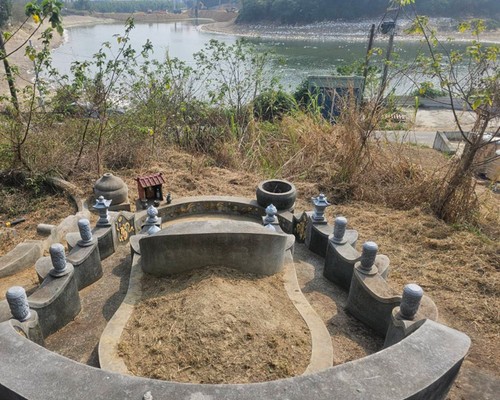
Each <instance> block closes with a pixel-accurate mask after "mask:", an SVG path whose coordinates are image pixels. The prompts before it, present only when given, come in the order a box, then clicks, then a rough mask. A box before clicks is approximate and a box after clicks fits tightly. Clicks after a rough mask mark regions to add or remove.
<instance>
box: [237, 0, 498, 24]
mask: <svg viewBox="0 0 500 400" xmlns="http://www.w3.org/2000/svg"><path fill="white" fill-rule="evenodd" d="M388 3H389V2H388V0H356V1H349V2H346V1H344V0H242V8H241V10H240V14H239V16H238V22H256V21H269V22H281V23H286V24H296V23H307V22H313V21H324V20H334V19H339V18H345V19H353V18H363V17H376V18H380V17H381V16H382V15H384V13H385V10H386V9H387V6H388ZM416 8H417V12H418V13H420V14H426V15H432V16H443V17H470V16H482V17H488V18H495V17H497V18H498V17H499V16H500V2H498V1H497V0H420V1H419V2H418V3H417V5H416Z"/></svg>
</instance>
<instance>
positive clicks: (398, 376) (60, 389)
mask: <svg viewBox="0 0 500 400" xmlns="http://www.w3.org/2000/svg"><path fill="white" fill-rule="evenodd" d="M469 346H470V340H469V338H468V337H467V336H466V335H465V334H463V333H461V332H458V331H455V330H453V329H451V328H448V327H446V326H444V325H441V324H438V323H436V322H433V321H426V322H424V324H423V325H422V326H421V327H420V328H419V329H418V330H417V331H415V332H414V333H413V334H412V335H410V336H409V337H407V338H406V339H404V340H402V341H401V342H399V343H398V344H396V345H394V346H391V347H389V348H387V349H385V350H383V351H380V352H378V353H376V354H373V355H371V356H368V357H365V358H363V359H360V360H356V361H352V362H348V363H346V364H343V365H339V366H336V367H332V368H328V369H327V370H324V371H322V372H318V373H315V374H311V375H302V376H299V377H295V378H290V379H283V380H278V381H272V382H265V383H258V384H249V385H196V384H181V383H173V382H165V381H158V380H153V379H146V378H138V377H130V376H126V375H120V374H117V373H113V372H108V371H103V370H99V369H96V368H92V367H88V366H86V365H83V364H79V363H76V362H74V361H71V360H68V359H66V358H64V357H62V356H59V355H57V354H54V353H51V352H50V351H48V350H46V349H44V348H43V347H40V346H38V345H36V344H34V343H32V342H30V341H29V340H27V339H26V338H24V337H22V336H21V335H19V334H17V333H16V332H15V331H14V329H13V327H12V325H11V323H10V322H3V323H1V324H0V349H2V358H1V362H0V398H2V399H6V400H10V399H27V400H46V399H51V400H63V399H64V400H67V399H72V400H80V399H81V400H83V399H85V400H87V399H93V400H128V399H134V400H140V399H142V396H143V395H144V394H145V393H146V392H148V391H150V392H151V394H152V395H153V398H154V399H155V400H172V399H175V400H219V399H220V400H222V399H224V400H236V399H238V400H255V399H261V400H266V399H269V400H276V399H287V400H304V399H314V400H335V399H338V400H345V399H363V400H370V399H377V400H380V399H384V400H401V399H412V400H419V399H422V400H424V399H425V400H435V399H444V398H445V395H446V393H447V391H448V389H449V387H450V385H451V383H452V382H453V379H454V378H455V376H456V374H457V373H458V370H459V368H460V365H461V363H462V360H463V358H464V357H465V355H466V353H467V351H468V349H469ZM21 348H22V349H23V350H22V351H20V350H19V349H21ZM20 377H22V379H20Z"/></svg>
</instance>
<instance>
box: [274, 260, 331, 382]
mask: <svg viewBox="0 0 500 400" xmlns="http://www.w3.org/2000/svg"><path fill="white" fill-rule="evenodd" d="M287 258H288V261H287V263H286V265H285V274H284V280H285V290H286V292H287V294H288V297H289V298H290V300H291V301H292V303H293V305H294V306H295V308H296V309H297V311H298V312H299V313H300V315H301V316H302V318H303V319H304V321H305V322H306V324H307V327H308V328H309V332H310V333H311V359H310V361H309V365H308V366H307V368H306V370H305V372H304V374H312V373H315V372H319V371H322V370H324V369H326V368H328V367H331V366H332V365H333V347H332V340H331V338H330V333H329V332H328V329H327V328H326V326H325V324H324V323H323V320H322V319H321V318H320V316H319V315H318V314H317V313H316V311H314V309H313V308H312V307H311V304H309V302H308V301H307V299H306V297H305V296H304V294H303V293H302V290H300V286H299V282H298V280H297V273H296V271H295V265H294V262H293V257H292V255H291V254H290V253H289V252H288V254H287Z"/></svg>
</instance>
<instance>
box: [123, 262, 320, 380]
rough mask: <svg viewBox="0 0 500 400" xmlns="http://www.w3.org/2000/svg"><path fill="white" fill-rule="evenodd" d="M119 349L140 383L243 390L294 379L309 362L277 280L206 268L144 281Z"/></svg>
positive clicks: (304, 336) (304, 338) (301, 327)
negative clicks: (252, 384) (235, 386)
mask: <svg viewBox="0 0 500 400" xmlns="http://www.w3.org/2000/svg"><path fill="white" fill-rule="evenodd" d="M143 290H144V293H143V300H142V301H141V302H140V303H139V304H138V305H137V306H136V308H135V310H134V313H133V316H132V318H131V319H130V320H129V322H128V324H127V326H126V328H125V331H124V333H123V335H122V341H121V343H120V345H119V350H120V354H121V356H122V357H123V358H124V359H125V363H126V365H127V367H128V368H129V370H130V371H131V372H132V373H133V374H135V375H139V376H144V377H149V378H155V379H164V380H169V381H178V382H191V383H249V382H262V381H269V380H275V379H281V378H286V377H291V376H295V375H298V374H301V373H303V372H304V370H305V368H306V367H307V365H308V363H309V358H310V354H311V344H310V335H309V330H308V328H307V326H306V324H305V322H304V321H303V320H302V317H301V316H300V314H299V313H298V312H297V310H296V309H295V307H294V306H293V304H292V302H291V301H290V299H289V298H288V296H287V295H286V292H285V289H284V287H283V281H282V277H281V276H280V274H278V275H274V276H271V277H258V276H255V275H251V274H243V273H240V272H237V271H233V270H229V269H225V268H208V269H203V270H197V271H194V272H191V273H189V274H186V275H181V276H175V277H172V278H154V277H150V276H146V277H145V278H144V280H143Z"/></svg>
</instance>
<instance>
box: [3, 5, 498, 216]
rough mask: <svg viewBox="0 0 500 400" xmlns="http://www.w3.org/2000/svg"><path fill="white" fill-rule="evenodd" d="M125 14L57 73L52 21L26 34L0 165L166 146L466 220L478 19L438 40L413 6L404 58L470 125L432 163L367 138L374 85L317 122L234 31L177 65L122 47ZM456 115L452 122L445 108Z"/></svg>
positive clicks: (475, 140) (305, 94) (478, 144)
mask: <svg viewBox="0 0 500 400" xmlns="http://www.w3.org/2000/svg"><path fill="white" fill-rule="evenodd" d="M409 2H411V0H409ZM27 10H28V14H29V15H30V18H32V19H33V20H34V21H35V22H36V23H40V21H41V20H42V19H43V18H49V19H50V20H51V21H52V22H53V24H54V26H55V28H59V26H60V19H59V18H60V16H59V13H58V11H59V10H60V8H59V3H57V2H56V1H55V0H44V1H43V2H42V3H41V7H38V6H35V5H32V4H31V5H29V6H28V9H27ZM133 28H134V24H133V21H132V20H130V21H128V23H127V25H126V28H125V32H124V34H122V35H116V36H115V37H114V38H113V39H112V40H113V42H114V43H113V44H112V43H110V42H105V43H104V44H103V46H102V48H101V49H100V50H99V51H98V52H97V53H96V54H95V55H94V56H93V57H92V58H91V59H86V60H85V61H77V62H74V63H73V65H72V67H71V72H70V73H69V74H68V75H63V74H60V73H59V71H57V70H56V69H54V68H52V66H51V63H50V51H49V50H48V43H49V42H50V39H51V32H52V31H51V29H52V28H50V30H49V31H47V32H46V33H45V32H44V34H43V35H44V40H43V43H44V46H43V47H42V48H41V49H35V48H33V47H28V52H27V54H28V56H29V57H30V58H31V60H33V62H34V65H35V70H36V71H37V72H40V73H39V74H38V75H37V76H38V79H37V80H35V82H34V83H33V84H32V85H31V86H28V87H27V88H26V89H25V90H24V91H23V92H20V91H18V90H17V88H16V87H15V79H14V80H13V81H12V83H13V84H14V85H13V88H14V93H15V94H16V95H18V94H19V95H20V98H19V100H18V101H17V100H15V99H14V96H11V98H5V99H4V100H5V101H4V105H5V106H6V109H7V110H9V105H8V104H9V102H10V104H11V106H10V107H11V108H10V113H5V114H4V115H2V116H1V118H0V128H1V129H0V132H1V138H0V169H7V170H8V169H11V170H12V169H22V170H24V171H27V172H29V173H32V174H35V175H36V174H59V175H62V176H64V177H66V178H69V177H71V176H72V175H74V174H77V173H78V172H79V171H82V170H83V171H93V172H94V173H95V175H96V176H98V175H100V174H101V173H102V172H103V171H104V170H105V169H112V170H113V169H120V168H134V167H136V166H138V165H143V164H144V162H145V158H146V159H148V160H154V159H155V157H161V154H162V149H164V148H169V147H172V146H175V147H178V148H181V149H184V150H186V151H189V152H193V153H197V154H200V153H201V154H203V155H205V156H206V157H207V158H208V159H210V160H211V163H213V165H217V166H221V167H230V168H239V169H244V170H249V171H256V172H258V173H263V174H265V175H266V176H269V177H284V178H288V179H293V180H302V179H305V180H309V181H314V182H317V184H318V185H319V186H320V187H321V190H323V191H325V192H326V193H327V194H329V195H330V197H332V198H333V199H335V200H336V201H345V200H350V199H361V200H366V201H373V202H377V203H383V204H387V205H390V206H392V207H394V208H399V209H409V208H412V207H415V206H420V207H423V208H426V209H429V210H431V211H432V212H433V213H434V214H435V215H437V216H438V217H439V218H442V219H444V220H446V221H449V222H467V223H476V222H477V221H478V218H479V213H478V210H479V204H478V203H477V201H476V197H475V192H474V180H473V174H474V171H475V168H476V167H477V165H478V164H477V157H476V156H477V154H478V152H479V151H480V149H481V148H482V147H483V146H484V145H485V144H487V141H485V140H483V139H484V138H485V137H486V136H485V134H486V128H487V127H488V124H489V123H491V122H494V121H498V114H497V113H498V104H499V101H500V99H499V97H498V90H497V88H498V87H499V82H500V71H499V66H498V55H499V50H498V46H489V47H482V45H481V43H480V41H479V40H478V39H479V35H480V33H481V30H482V29H483V26H482V25H481V24H480V23H475V24H472V25H469V26H466V25H464V26H463V27H462V28H463V29H464V30H467V29H471V30H472V31H473V33H474V35H475V41H473V42H472V44H471V45H470V46H468V47H467V49H466V51H465V52H463V53H457V52H452V53H441V52H440V47H439V46H438V45H439V43H438V41H437V39H436V38H435V36H434V33H433V32H432V31H429V29H428V27H427V25H426V20H424V19H417V20H416V25H415V28H414V32H415V33H417V34H420V35H423V37H424V39H425V40H426V43H427V44H428V46H429V50H430V54H431V56H429V55H427V56H425V55H422V56H419V58H418V59H417V60H415V62H414V63H413V65H414V66H415V65H418V66H419V68H420V73H421V74H424V75H429V76H432V77H438V78H439V82H440V87H441V89H442V90H443V91H445V92H446V93H447V94H448V95H449V97H450V99H454V98H456V97H457V96H458V97H459V98H460V99H461V100H462V101H465V102H466V103H467V104H468V105H469V107H470V108H471V109H472V110H474V112H475V113H476V117H477V124H476V127H475V128H474V130H473V132H472V136H470V135H469V134H468V133H467V132H465V131H463V130H462V133H463V135H464V139H465V140H466V143H467V145H466V148H465V151H464V152H463V156H462V157H458V158H455V159H453V160H451V161H446V162H445V161H443V162H442V163H440V164H439V165H437V166H435V168H432V169H428V168H425V167H424V166H423V165H422V164H423V163H422V161H421V160H419V159H415V158H414V156H415V154H414V152H413V151H411V150H412V149H407V148H406V147H405V146H404V145H400V146H399V147H397V148H396V149H395V148H394V145H389V144H383V143H380V142H377V141H373V140H372V138H373V136H374V132H375V129H377V127H378V126H379V125H380V123H381V122H382V121H383V120H384V119H385V117H386V116H387V113H388V112H389V113H391V112H392V110H387V109H386V108H385V106H384V105H383V102H381V101H380V99H381V96H380V94H377V93H374V97H373V98H370V97H369V96H367V97H366V98H365V102H364V103H363V104H362V105H361V106H360V107H357V106H356V105H355V104H353V103H352V100H351V99H349V98H348V99H346V102H345V104H344V105H343V109H342V113H341V116H340V117H339V118H338V119H337V120H336V125H331V124H330V122H329V121H326V120H325V119H323V118H322V116H321V113H320V109H319V104H318V97H317V93H315V92H313V93H310V92H309V91H308V90H307V89H306V88H305V87H302V88H299V90H298V91H297V93H296V96H295V98H293V97H291V96H290V95H287V94H286V93H283V92H282V91H281V90H280V87H279V86H277V84H276V80H275V79H274V78H273V74H272V71H270V70H269V68H268V64H267V54H265V53H261V52H259V51H257V49H255V48H254V47H252V46H251V45H249V44H248V43H246V42H244V41H237V42H236V43H235V44H232V45H227V44H224V43H221V42H218V41H216V40H212V41H210V43H209V44H207V46H206V47H205V48H204V49H203V51H201V52H199V53H197V54H195V57H194V59H195V65H192V66H191V65H186V64H185V63H184V62H182V61H180V60H178V59H173V58H169V57H168V56H167V58H166V59H165V60H163V61H162V62H160V61H157V60H153V59H152V58H151V57H150V54H151V52H152V51H153V50H154V49H153V48H152V46H151V44H150V43H149V42H147V43H145V44H144V46H143V48H142V49H134V48H132V46H131V45H130V34H131V32H132V30H133ZM7 37H9V35H7ZM3 59H4V60H7V59H8V54H4V55H3ZM462 65H468V66H469V68H470V70H469V74H468V76H469V79H468V80H467V81H463V80H453V79H452V77H453V76H456V74H457V70H458V69H459V68H461V66H462ZM42 72H43V73H42ZM375 73H376V70H375ZM372 79H373V78H372ZM425 85H428V83H424V84H423V85H422V86H421V87H420V88H419V92H422V91H423V92H425V90H426V86H425ZM367 93H368V91H367V92H365V95H367ZM456 122H457V123H458V124H459V126H460V120H459V118H458V116H457V121H456ZM461 129H462V128H461ZM496 133H497V134H498V129H497V132H496ZM146 154H147V156H145V155H146Z"/></svg>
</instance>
